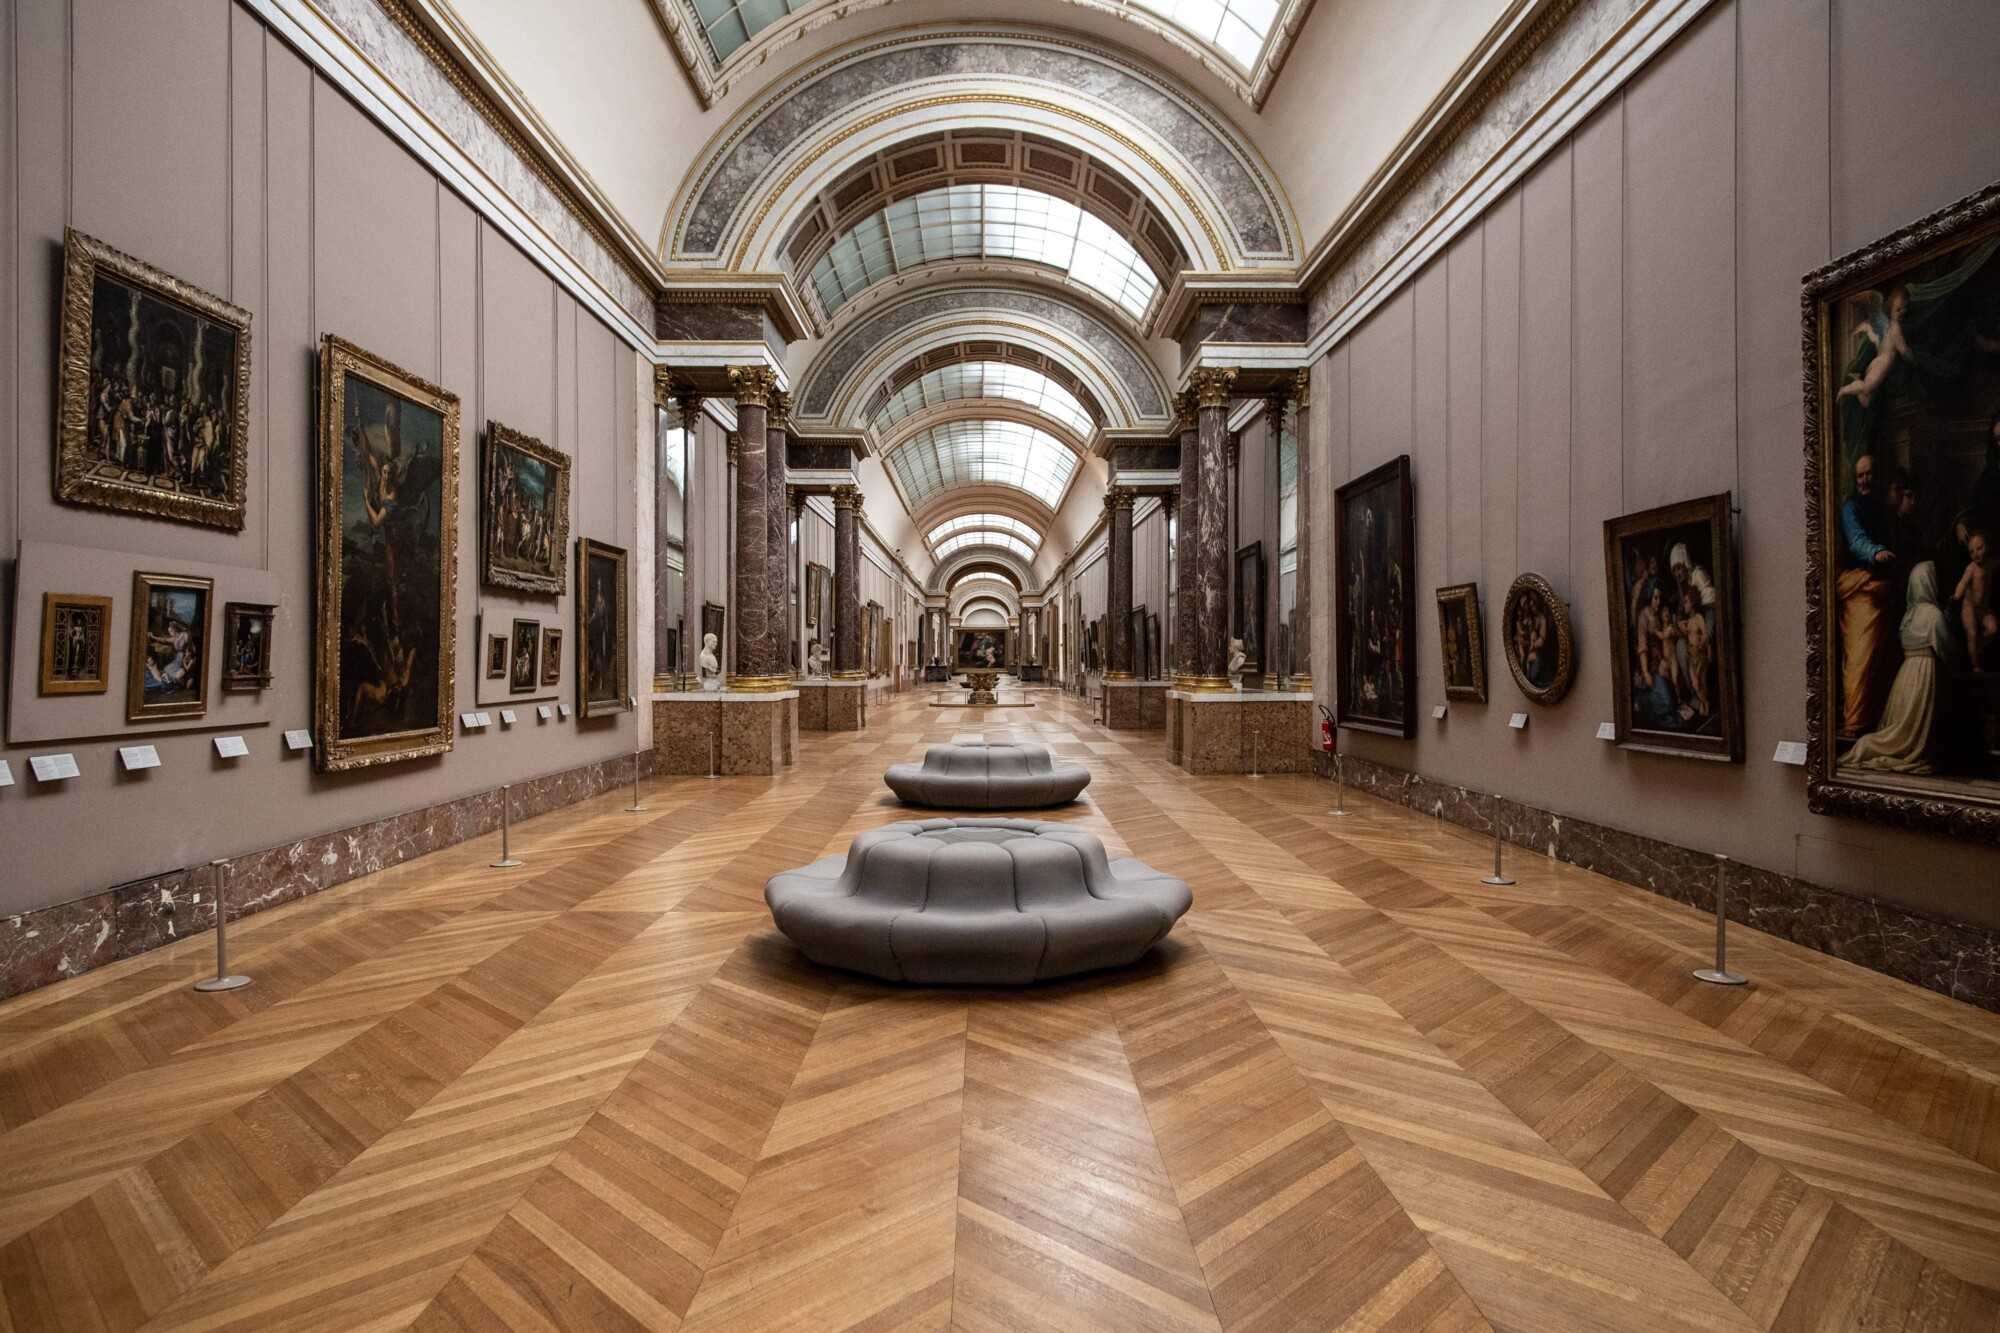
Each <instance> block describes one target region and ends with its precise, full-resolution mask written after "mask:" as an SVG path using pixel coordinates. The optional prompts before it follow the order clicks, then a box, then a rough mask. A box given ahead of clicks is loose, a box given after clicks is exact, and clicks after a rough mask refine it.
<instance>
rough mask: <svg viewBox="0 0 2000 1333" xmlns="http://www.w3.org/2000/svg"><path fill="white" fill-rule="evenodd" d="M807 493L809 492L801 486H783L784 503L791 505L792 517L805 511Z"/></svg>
mask: <svg viewBox="0 0 2000 1333" xmlns="http://www.w3.org/2000/svg"><path fill="white" fill-rule="evenodd" d="M808 494H810V492H808V491H807V490H806V488H805V487H803V486H787V487H785V503H786V504H787V505H789V506H791V510H792V517H793V518H797V517H798V516H799V515H800V514H802V513H804V512H805V507H806V496H807V495H808Z"/></svg>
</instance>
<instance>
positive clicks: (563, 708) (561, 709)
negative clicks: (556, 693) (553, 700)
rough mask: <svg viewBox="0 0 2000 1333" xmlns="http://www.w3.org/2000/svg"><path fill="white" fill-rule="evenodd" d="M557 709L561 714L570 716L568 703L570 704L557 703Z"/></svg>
mask: <svg viewBox="0 0 2000 1333" xmlns="http://www.w3.org/2000/svg"><path fill="white" fill-rule="evenodd" d="M556 711H557V712H558V713H561V714H562V715H563V716H564V717H568V716H569V705H568V704H557V705H556Z"/></svg>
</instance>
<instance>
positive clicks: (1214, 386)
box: [1189, 367, 1236, 690]
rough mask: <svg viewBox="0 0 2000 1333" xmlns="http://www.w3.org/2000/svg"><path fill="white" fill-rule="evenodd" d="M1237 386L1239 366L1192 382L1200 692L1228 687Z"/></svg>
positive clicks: (1194, 624)
mask: <svg viewBox="0 0 2000 1333" xmlns="http://www.w3.org/2000/svg"><path fill="white" fill-rule="evenodd" d="M1235 382H1236V370H1235V368H1234V367H1222V368H1216V369H1212V370H1197V371H1196V372H1195V373H1194V378H1193V382H1192V387H1193V389H1194V394H1195V435H1196V447H1197V448H1198V449H1199V450H1200V453H1201V464H1200V467H1201V474H1200V477H1199V480H1198V493H1199V495H1200V497H1201V505H1200V507H1201V524H1200V539H1199V540H1198V541H1197V542H1195V543H1194V544H1193V551H1192V554H1193V556H1194V559H1193V560H1192V561H1191V562H1190V563H1191V564H1192V565H1193V566H1194V568H1193V570H1192V574H1193V583H1192V585H1191V593H1192V598H1193V607H1192V614H1191V616H1190V618H1189V628H1190V629H1191V630H1192V634H1191V635H1190V637H1191V638H1192V639H1193V640H1194V650H1195V651H1194V661H1193V667H1194V669H1193V671H1192V673H1191V674H1192V676H1193V680H1192V682H1191V687H1192V688H1194V689H1198V690H1226V689H1228V688H1229V390H1230V386H1231V385H1232V384H1234V383H1235Z"/></svg>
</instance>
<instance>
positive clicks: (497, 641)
mask: <svg viewBox="0 0 2000 1333" xmlns="http://www.w3.org/2000/svg"><path fill="white" fill-rule="evenodd" d="M506 678H507V636H506V635H504V634H489V635H487V636H486V679H488V680H505V679H506Z"/></svg>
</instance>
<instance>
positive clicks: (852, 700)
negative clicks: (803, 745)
mask: <svg viewBox="0 0 2000 1333" xmlns="http://www.w3.org/2000/svg"><path fill="white" fill-rule="evenodd" d="M867 723H868V682H867V681H865V680H828V679H824V678H808V679H806V680H805V681H803V682H802V683H801V684H800V685H799V730H801V731H859V730H861V729H862V727H864V726H866V725H867Z"/></svg>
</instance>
